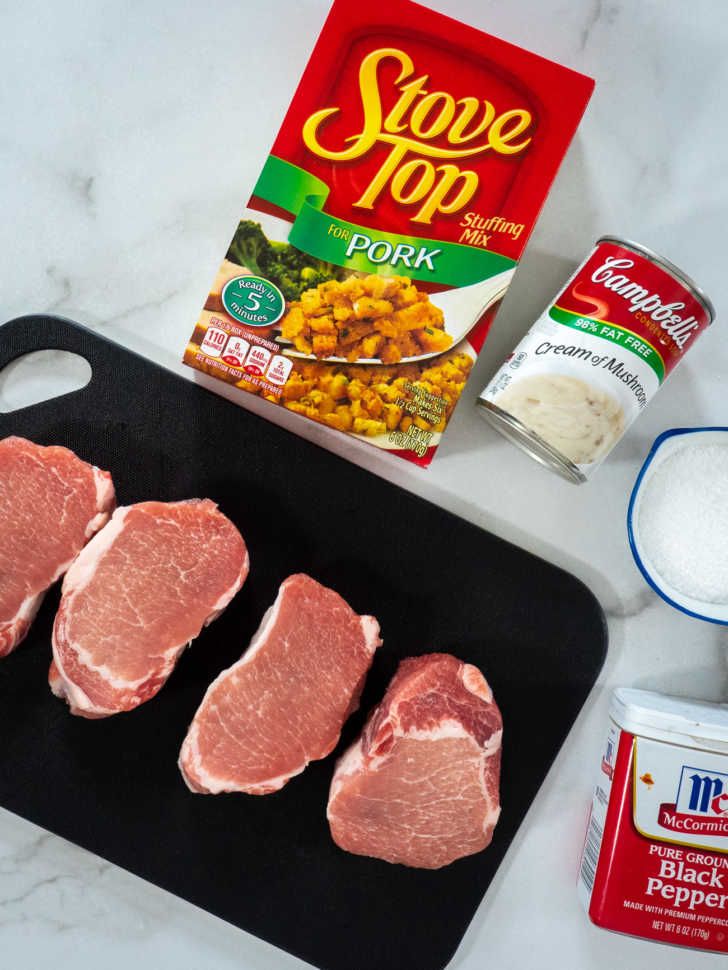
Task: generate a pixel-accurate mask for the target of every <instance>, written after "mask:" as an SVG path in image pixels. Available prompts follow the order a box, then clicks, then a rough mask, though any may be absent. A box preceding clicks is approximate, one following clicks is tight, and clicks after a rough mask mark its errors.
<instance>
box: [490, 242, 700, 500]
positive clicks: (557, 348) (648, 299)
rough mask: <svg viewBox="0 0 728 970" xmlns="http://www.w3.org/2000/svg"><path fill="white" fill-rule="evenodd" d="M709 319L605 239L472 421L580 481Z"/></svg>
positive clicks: (650, 263) (646, 256)
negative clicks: (489, 426)
mask: <svg viewBox="0 0 728 970" xmlns="http://www.w3.org/2000/svg"><path fill="white" fill-rule="evenodd" d="M714 316H715V311H714V309H713V306H712V304H711V302H710V300H708V298H707V297H706V296H704V295H703V293H701V292H700V290H699V289H698V288H697V287H696V286H695V284H694V283H693V282H692V281H691V280H690V278H689V277H688V276H686V275H685V273H683V272H682V271H681V270H679V269H678V268H677V267H676V266H674V265H673V264H672V263H670V262H669V261H668V260H666V259H663V258H662V257H661V256H657V255H656V254H655V253H653V252H650V250H649V249H645V248H644V247H643V246H639V245H637V244H636V243H633V242H629V241H627V240H625V239H618V238H617V237H616V236H604V237H602V238H601V239H599V240H598V241H597V244H596V246H595V247H594V250H593V251H592V252H591V253H590V255H589V256H588V258H587V259H586V260H585V261H584V263H582V265H581V266H580V267H579V269H578V270H577V271H576V273H574V275H573V276H572V277H571V279H570V280H569V281H568V283H567V284H566V286H565V288H564V289H563V291H562V292H561V293H560V294H559V295H558V297H557V298H556V299H555V301H554V302H553V303H552V304H551V305H550V306H549V307H548V308H547V309H546V310H545V311H544V313H543V314H542V315H541V316H540V317H539V318H538V320H537V321H536V322H535V324H534V325H533V326H532V327H531V329H530V330H529V332H528V333H527V334H526V336H525V337H524V338H523V340H522V341H521V342H520V344H519V345H518V346H517V347H516V349H515V350H514V351H513V353H512V354H511V355H510V356H509V357H508V358H507V359H506V360H505V361H504V363H503V365H502V366H501V368H500V370H499V371H498V372H497V374H496V375H495V377H494V378H493V379H492V381H491V382H490V383H489V384H488V386H487V387H486V388H485V389H484V390H483V392H482V393H481V394H480V396H479V398H478V401H477V404H478V406H479V408H480V412H481V414H482V416H483V417H484V418H486V419H487V420H488V421H489V422H490V423H491V424H493V425H494V426H495V427H496V428H497V429H498V430H499V431H500V432H501V433H502V434H504V435H505V436H506V437H508V438H510V439H511V440H512V441H513V442H515V444H517V445H519V447H521V448H522V449H523V450H524V451H526V452H527V453H528V454H529V455H530V456H531V457H532V458H535V459H537V460H538V461H540V462H542V463H543V464H545V465H548V466H549V467H550V468H552V469H554V470H555V471H557V472H559V473H560V474H561V475H563V476H564V477H565V478H568V479H569V480H570V481H572V482H577V483H579V482H584V481H586V480H587V478H588V477H589V475H591V473H592V472H593V471H594V469H595V468H597V467H598V466H599V464H600V462H601V461H603V459H604V458H605V457H606V456H607V455H608V454H609V452H610V451H611V450H612V448H613V447H614V446H615V445H616V444H617V442H618V441H619V440H620V438H621V437H622V435H623V434H624V432H625V431H626V430H627V428H628V427H629V426H630V424H632V422H633V421H634V420H635V418H636V417H637V415H638V414H639V413H640V412H641V411H642V410H643V409H644V408H645V407H646V406H647V404H648V402H649V401H650V400H651V399H652V397H653V396H654V394H655V393H656V391H657V389H658V388H659V387H660V385H661V384H662V383H663V381H664V380H665V379H666V378H667V376H668V374H670V372H671V371H672V370H673V368H674V367H675V366H676V365H677V364H678V363H679V362H680V361H681V360H682V358H683V357H684V356H685V354H686V353H687V352H688V351H689V350H690V348H691V347H692V346H693V345H694V344H695V341H696V340H697V339H698V337H699V336H700V334H701V333H702V332H703V330H705V328H706V327H707V326H708V325H709V324H710V323H712V321H713V318H714Z"/></svg>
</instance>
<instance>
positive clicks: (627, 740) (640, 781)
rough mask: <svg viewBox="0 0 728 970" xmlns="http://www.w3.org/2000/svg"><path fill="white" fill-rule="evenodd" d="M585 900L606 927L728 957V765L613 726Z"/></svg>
mask: <svg viewBox="0 0 728 970" xmlns="http://www.w3.org/2000/svg"><path fill="white" fill-rule="evenodd" d="M579 894H580V896H581V898H582V901H583V903H584V905H585V907H586V909H587V911H588V913H589V916H590V917H591V919H592V920H593V922H594V923H596V924H597V925H599V926H603V927H606V928H608V929H612V930H616V931H618V932H620V933H630V934H632V935H634V936H642V937H646V938H648V939H653V940H660V941H661V942H665V943H678V944H681V945H683V946H691V947H697V948H700V949H706V950H717V951H719V952H728V758H727V757H724V756H721V755H720V754H716V753H715V752H709V751H700V750H696V749H693V748H683V747H680V746H678V745H674V744H666V743H664V742H661V741H656V740H652V739H650V738H642V737H637V736H635V735H633V734H631V733H629V732H628V731H622V730H620V729H619V728H618V727H617V726H616V725H614V724H613V725H612V726H611V728H610V732H609V735H608V738H607V743H606V750H605V754H604V757H603V758H602V764H601V771H600V776H599V782H598V784H597V787H596V790H595V793H594V801H593V804H592V812H591V818H590V822H589V828H588V832H587V838H586V843H585V845H584V850H583V854H582V861H581V869H580V876H579Z"/></svg>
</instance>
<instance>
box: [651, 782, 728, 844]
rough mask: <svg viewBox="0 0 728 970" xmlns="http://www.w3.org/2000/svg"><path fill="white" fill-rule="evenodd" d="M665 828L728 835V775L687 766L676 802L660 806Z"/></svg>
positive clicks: (690, 832) (693, 833)
mask: <svg viewBox="0 0 728 970" xmlns="http://www.w3.org/2000/svg"><path fill="white" fill-rule="evenodd" d="M659 822H660V825H661V826H662V827H663V828H666V829H670V830H671V831H673V832H682V833H684V834H691V835H712V836H722V837H724V838H728V774H724V773H723V772H721V771H703V770H702V769H699V768H691V767H690V766H689V765H683V766H682V770H681V772H680V784H679V785H678V789H677V797H676V799H675V803H674V804H670V803H668V802H663V804H662V805H660V811H659Z"/></svg>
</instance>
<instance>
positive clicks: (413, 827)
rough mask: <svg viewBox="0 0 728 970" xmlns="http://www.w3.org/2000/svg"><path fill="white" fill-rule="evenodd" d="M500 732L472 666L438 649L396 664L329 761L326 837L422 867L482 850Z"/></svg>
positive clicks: (493, 810) (495, 810)
mask: <svg viewBox="0 0 728 970" xmlns="http://www.w3.org/2000/svg"><path fill="white" fill-rule="evenodd" d="M502 734H503V722H502V720H501V715H500V711H499V710H498V707H497V706H496V703H495V701H494V700H493V692H492V691H491V689H490V687H489V686H488V684H487V683H486V681H485V678H484V677H483V675H482V674H481V672H480V671H479V670H478V668H477V667H473V666H472V665H471V664H466V663H463V662H462V661H460V660H458V659H457V658H456V657H452V656H450V655H449V654H444V653H433V654H429V655H428V656H424V657H413V658H410V659H408V660H403V661H402V663H401V664H400V666H399V669H398V671H397V673H396V674H395V676H394V678H393V679H392V682H391V683H390V685H389V687H388V689H387V692H386V694H385V695H384V699H383V700H382V703H381V704H380V705H379V707H377V708H376V709H375V710H374V711H373V712H372V714H371V715H370V717H369V720H368V721H367V724H366V726H365V727H364V730H363V732H362V734H361V736H360V738H359V740H358V741H356V742H355V743H354V744H353V745H352V746H351V747H350V748H349V749H348V751H346V752H345V754H344V755H343V756H342V757H341V759H340V760H339V762H338V764H337V766H336V771H335V773H334V778H333V781H332V783H331V792H330V794H329V807H328V813H327V814H328V818H329V825H330V826H331V834H332V836H333V838H334V841H335V842H336V843H337V845H339V846H340V847H341V848H342V849H346V851H347V852H354V853H355V854H356V855H366V856H375V857H376V858H378V859H384V860H385V861H386V862H400V863H402V864H403V865H406V866H416V867H418V868H421V869H439V868H440V867H441V866H446V865H448V863H450V862H453V861H454V860H455V859H460V858H461V857H462V856H466V855H472V854H473V853H474V852H480V850H481V849H484V848H485V847H486V846H487V845H488V844H489V843H490V840H491V838H492V835H493V828H494V826H495V823H496V822H497V821H498V816H499V814H500V805H499V797H498V783H499V776H500V747H501V736H502Z"/></svg>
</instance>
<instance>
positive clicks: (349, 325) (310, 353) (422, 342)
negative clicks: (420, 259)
mask: <svg viewBox="0 0 728 970" xmlns="http://www.w3.org/2000/svg"><path fill="white" fill-rule="evenodd" d="M514 272H515V267H513V268H511V269H508V270H506V271H505V272H503V273H498V274H497V275H496V276H491V277H489V278H488V279H486V280H480V281H479V282H478V283H473V284H471V285H470V286H463V287H458V288H454V289H451V290H445V291H443V292H441V293H433V294H431V295H430V294H426V293H424V292H423V291H419V292H418V294H417V298H416V302H414V303H411V302H410V303H407V304H406V305H405V306H404V307H403V306H399V307H398V306H397V294H396V293H392V292H390V290H391V289H392V287H393V286H395V285H399V284H398V283H397V281H396V280H394V279H392V280H387V279H385V278H383V277H366V278H365V280H372V281H373V284H372V290H373V293H372V296H371V297H369V296H363V297H359V298H357V299H355V300H353V301H352V303H351V307H352V308H353V310H354V318H353V319H352V318H351V315H348V318H347V317H346V316H345V314H346V300H345V299H344V300H343V303H342V306H343V307H344V311H343V313H342V317H343V319H337V310H338V308H337V307H336V306H333V315H332V312H331V311H332V306H331V304H330V303H326V302H322V301H321V299H320V291H321V289H322V287H327V286H328V285H329V284H327V283H324V284H322V285H321V286H319V287H317V288H315V289H312V290H308V291H306V292H304V293H302V294H301V299H300V300H299V301H296V302H295V303H293V304H292V305H291V306H290V307H289V309H288V312H287V313H286V315H285V316H284V317H283V320H282V321H281V332H280V334H278V335H277V336H276V338H275V339H276V341H277V342H278V343H279V344H280V345H281V347H282V348H283V353H284V354H285V355H286V356H287V357H295V358H297V359H299V360H310V361H319V362H321V363H330V364H352V363H357V364H375V365H376V364H378V365H383V366H392V365H393V364H414V363H417V362H419V361H423V360H428V359H430V358H432V357H438V356H439V355H440V354H442V353H444V352H445V351H447V350H449V349H451V348H453V347H455V346H457V345H458V344H459V343H460V342H461V341H462V340H463V339H464V338H465V337H466V336H467V335H468V333H469V332H470V331H471V330H472V328H473V327H474V326H475V324H476V323H477V322H478V320H479V319H480V318H481V316H482V315H483V314H484V313H485V312H486V311H487V310H489V309H490V308H491V307H492V306H494V305H495V304H496V303H498V301H499V300H501V299H502V298H503V296H504V295H505V292H506V290H507V289H508V286H509V285H510V282H511V279H512V277H513V274H514ZM356 279H357V277H352V278H351V280H353V281H355V280H356ZM348 282H349V281H344V282H343V283H338V282H335V281H332V283H331V285H332V286H336V287H338V288H340V290H341V292H342V296H345V293H346V288H347V283H348ZM382 283H385V284H387V285H389V289H386V288H385V289H384V291H383V292H381V293H380V292H378V291H380V290H381V289H382ZM415 287H416V282H415V281H411V285H409V281H408V285H407V287H406V289H407V290H408V291H411V290H412V289H413V288H415ZM388 297H392V298H393V300H394V309H392V302H391V301H388ZM408 299H411V294H408ZM387 304H389V305H387Z"/></svg>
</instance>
